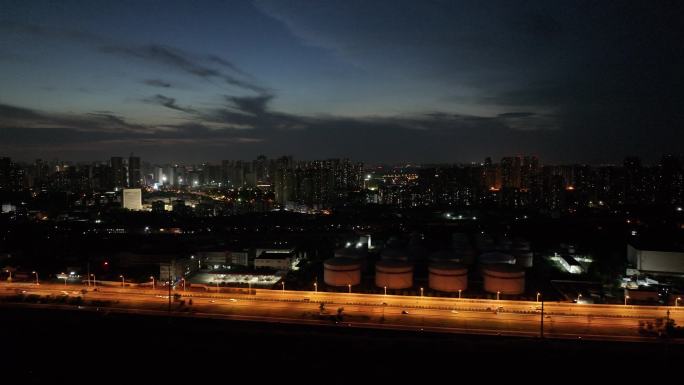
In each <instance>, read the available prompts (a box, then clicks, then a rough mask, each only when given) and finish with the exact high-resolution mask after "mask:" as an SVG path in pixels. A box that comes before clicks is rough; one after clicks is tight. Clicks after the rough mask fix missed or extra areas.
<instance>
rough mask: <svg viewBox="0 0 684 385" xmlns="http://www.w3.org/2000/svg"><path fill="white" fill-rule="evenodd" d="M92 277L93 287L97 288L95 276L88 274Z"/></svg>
mask: <svg viewBox="0 0 684 385" xmlns="http://www.w3.org/2000/svg"><path fill="white" fill-rule="evenodd" d="M90 276H91V277H93V287H95V286H97V280H96V279H95V274H90Z"/></svg>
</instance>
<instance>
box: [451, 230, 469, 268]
mask: <svg viewBox="0 0 684 385" xmlns="http://www.w3.org/2000/svg"><path fill="white" fill-rule="evenodd" d="M451 247H452V249H453V251H454V254H455V255H456V256H457V257H458V258H459V260H460V262H461V263H464V264H466V265H472V264H473V263H475V249H473V246H472V245H471V243H470V240H469V239H468V236H467V235H466V234H464V233H454V234H452V236H451Z"/></svg>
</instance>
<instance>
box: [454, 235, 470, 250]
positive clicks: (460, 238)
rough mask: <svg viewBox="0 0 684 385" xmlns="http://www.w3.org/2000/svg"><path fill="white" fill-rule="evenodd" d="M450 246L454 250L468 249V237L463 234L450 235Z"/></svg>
mask: <svg viewBox="0 0 684 385" xmlns="http://www.w3.org/2000/svg"><path fill="white" fill-rule="evenodd" d="M451 245H452V246H453V247H454V248H456V249H458V248H463V247H470V240H468V235H467V234H465V233H453V234H452V235H451Z"/></svg>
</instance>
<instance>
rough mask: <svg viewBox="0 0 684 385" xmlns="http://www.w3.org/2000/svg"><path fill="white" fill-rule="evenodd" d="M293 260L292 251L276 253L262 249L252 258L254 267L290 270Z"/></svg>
mask: <svg viewBox="0 0 684 385" xmlns="http://www.w3.org/2000/svg"><path fill="white" fill-rule="evenodd" d="M293 261H294V253H293V252H289V253H278V252H272V251H264V252H262V253H261V254H260V255H259V256H257V257H256V259H254V268H255V269H259V268H270V269H274V270H290V269H291V268H292V262H293Z"/></svg>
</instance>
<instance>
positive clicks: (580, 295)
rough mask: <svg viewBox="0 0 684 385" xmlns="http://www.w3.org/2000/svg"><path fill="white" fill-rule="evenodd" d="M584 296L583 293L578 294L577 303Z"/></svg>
mask: <svg viewBox="0 0 684 385" xmlns="http://www.w3.org/2000/svg"><path fill="white" fill-rule="evenodd" d="M581 298H582V294H579V295H577V303H578V304H579V303H580V299H581Z"/></svg>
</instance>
